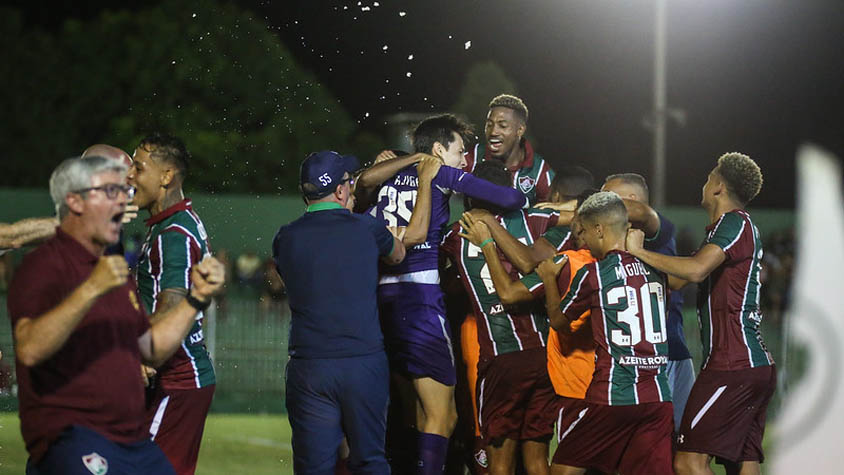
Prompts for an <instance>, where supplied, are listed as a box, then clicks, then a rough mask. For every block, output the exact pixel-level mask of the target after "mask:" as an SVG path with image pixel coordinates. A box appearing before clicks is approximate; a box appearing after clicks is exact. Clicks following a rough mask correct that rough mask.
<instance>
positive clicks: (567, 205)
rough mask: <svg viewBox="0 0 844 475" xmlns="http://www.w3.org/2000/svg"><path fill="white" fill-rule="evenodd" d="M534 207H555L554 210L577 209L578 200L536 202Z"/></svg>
mask: <svg viewBox="0 0 844 475" xmlns="http://www.w3.org/2000/svg"><path fill="white" fill-rule="evenodd" d="M533 207H534V208H542V209H553V210H554V211H577V200H568V201H564V202H562V203H554V202H551V201H543V202H542V203H536V204H535V205H533Z"/></svg>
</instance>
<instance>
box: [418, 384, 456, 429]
mask: <svg viewBox="0 0 844 475" xmlns="http://www.w3.org/2000/svg"><path fill="white" fill-rule="evenodd" d="M413 388H414V389H415V390H416V396H417V398H418V404H419V405H418V406H417V407H419V409H421V411H417V413H416V414H417V416H416V427H417V429H418V430H419V432H425V433H427V434H437V435H441V436H443V437H449V436H451V433H452V432H453V431H454V426H455V425H456V424H457V406H456V404H455V403H454V386H446V385H445V384H442V383H440V382H438V381H435V380H434V379H431V378H416V379H414V380H413Z"/></svg>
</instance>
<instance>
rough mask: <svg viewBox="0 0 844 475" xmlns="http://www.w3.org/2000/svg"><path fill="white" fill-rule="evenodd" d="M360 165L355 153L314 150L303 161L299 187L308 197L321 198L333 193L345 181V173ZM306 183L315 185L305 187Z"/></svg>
mask: <svg viewBox="0 0 844 475" xmlns="http://www.w3.org/2000/svg"><path fill="white" fill-rule="evenodd" d="M358 168H360V165H359V164H358V159H357V157H355V156H353V155H340V154H339V153H337V152H332V151H331V150H323V151H321V152H314V153H312V154H310V155H308V156H307V158H305V161H304V162H302V168H301V169H300V170H299V188H300V189H301V190H302V194H303V195H305V198H308V199H319V198H322V197H325V196H328V195H329V194H330V193H333V192H334V190H335V189H337V186H338V185H340V183H342V182H343V175H344V174H345V173H348V174H350V175H351V174H352V173H353V172H355V171H356V170H357V169H358ZM305 184H310V185H313V186H312V187H311V186H309V187H307V190H306V189H305V186H304V185H305Z"/></svg>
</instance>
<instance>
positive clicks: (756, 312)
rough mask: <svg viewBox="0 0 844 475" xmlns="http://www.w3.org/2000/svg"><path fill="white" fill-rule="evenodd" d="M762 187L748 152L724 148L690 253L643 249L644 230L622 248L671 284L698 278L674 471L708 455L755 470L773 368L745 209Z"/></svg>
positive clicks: (701, 468)
mask: <svg viewBox="0 0 844 475" xmlns="http://www.w3.org/2000/svg"><path fill="white" fill-rule="evenodd" d="M761 188H762V171H761V170H760V169H759V166H758V165H757V164H756V162H754V161H753V160H752V159H751V158H750V157H748V156H747V155H744V154H741V153H737V152H733V153H727V154H724V155H722V156H721V157H720V158H719V159H718V164H717V166H716V167H715V169H713V170H712V171H711V172H710V173H709V177H708V178H707V180H706V183H705V184H704V185H703V190H702V192H701V194H702V198H701V204H702V205H703V208H704V209H705V210H706V212H707V214H708V215H709V226H707V227H706V231H707V235H706V239H705V240H704V241H703V244H702V245H701V247H700V249H698V251H697V252H696V253H695V254H694V255H693V256H691V257H674V256H666V255H663V254H660V253H656V252H652V251H648V250H647V249H646V248H644V247H643V245H642V243H643V240H644V235H643V233H642V232H631V233H630V236H629V237H628V242H627V245H628V249H629V251H630V253H631V254H633V255H635V256H637V257H638V258H639V259H641V260H643V261H645V262H646V263H648V264H649V265H652V266H654V267H656V268H657V269H660V270H661V271H664V272H667V273H668V274H669V276H670V277H671V278H672V287H673V288H679V287H682V285H684V284H685V283H688V282H700V284H699V286H698V299H697V300H698V301H697V308H698V321H699V322H700V333H701V340H702V343H703V366H702V369H701V371H700V374H699V375H698V379H697V381H695V383H694V386H693V387H692V391H691V393H690V394H689V400H688V402H687V403H686V410H685V412H684V413H683V421H682V423H681V425H680V431H679V435H678V437H677V446H678V452H677V457H676V459H675V461H674V465H675V469H676V471H677V473H679V474H698V473H711V472H710V470H709V465H710V462H711V459H712V456H715V457H717V458H718V460H719V463H723V464H724V465H725V466H726V468H727V471H728V473H742V474H753V473H756V474H758V473H760V470H761V469H760V464H761V463H762V461H763V459H764V454H763V453H762V436H763V435H764V431H765V416H766V411H767V407H768V402H769V401H770V400H771V397H772V396H773V393H774V389H775V387H776V368H775V366H774V360H773V358H771V355H770V353H768V350H767V348H766V347H765V343H764V342H763V340H762V334H761V333H760V332H759V324H760V323H761V321H762V312H761V308H760V307H759V293H760V291H761V287H762V284H761V282H760V280H759V273H760V271H761V269H762V239H761V238H760V236H759V230H758V229H756V226H755V225H754V224H753V222H752V221H751V220H750V215H749V214H748V213H747V211H745V210H744V208H745V206H747V203H749V202H750V200H752V199H753V198H754V197H756V195H757V194H758V193H759V190H760V189H761Z"/></svg>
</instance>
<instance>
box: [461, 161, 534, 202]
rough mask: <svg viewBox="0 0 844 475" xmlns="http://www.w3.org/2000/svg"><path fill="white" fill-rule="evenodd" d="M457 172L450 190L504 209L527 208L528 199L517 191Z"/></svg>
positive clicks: (469, 174)
mask: <svg viewBox="0 0 844 475" xmlns="http://www.w3.org/2000/svg"><path fill="white" fill-rule="evenodd" d="M454 170H455V171H456V172H457V175H456V178H455V179H454V180H452V181H451V183H450V188H451V189H452V190H454V191H456V192H458V193H463V194H465V195H467V196H471V197H472V198H475V199H478V200H482V201H486V202H487V203H491V204H494V205H496V206H499V207H501V208H504V209H510V210H514V209H519V208H526V207H527V206H528V199H527V197H525V195H523V194H522V192H520V191H519V190H517V189H515V188H509V187H506V186H499V185H495V184H493V183H490V182H488V181H486V180H482V179H480V178H477V177H475V176H474V175H472V174H471V173H466V172H462V171H459V170H456V169H454Z"/></svg>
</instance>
